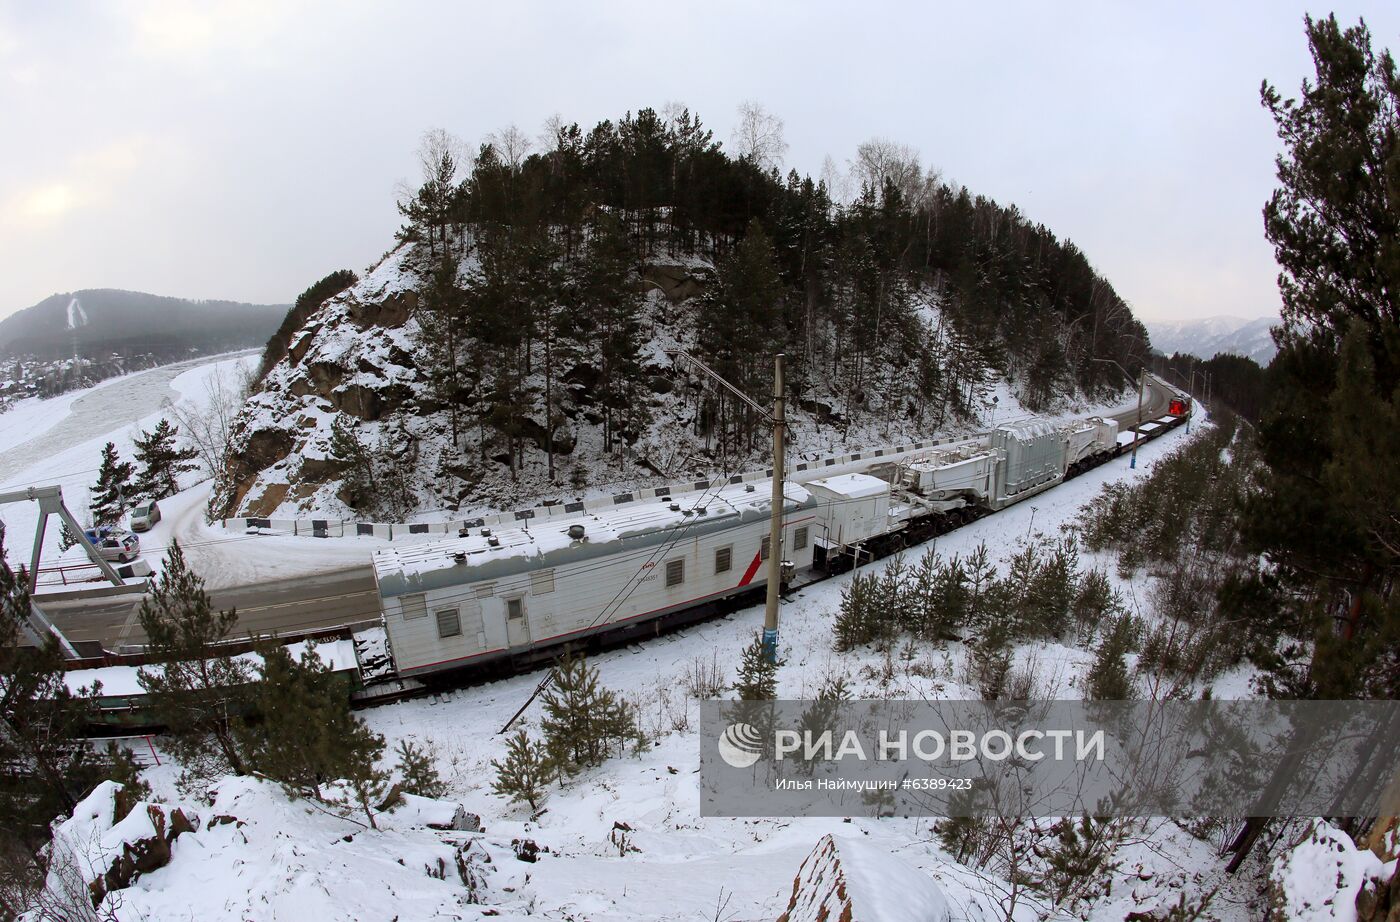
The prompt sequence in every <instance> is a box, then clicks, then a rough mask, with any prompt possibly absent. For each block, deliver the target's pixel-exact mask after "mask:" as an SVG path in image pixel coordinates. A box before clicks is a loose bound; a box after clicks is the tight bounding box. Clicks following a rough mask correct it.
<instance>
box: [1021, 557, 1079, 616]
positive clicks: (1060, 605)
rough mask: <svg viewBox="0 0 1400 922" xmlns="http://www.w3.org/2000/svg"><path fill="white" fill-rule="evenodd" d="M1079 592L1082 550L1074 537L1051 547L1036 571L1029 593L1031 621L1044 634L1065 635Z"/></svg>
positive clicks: (1028, 604) (1028, 602)
mask: <svg viewBox="0 0 1400 922" xmlns="http://www.w3.org/2000/svg"><path fill="white" fill-rule="evenodd" d="M1078 592H1079V551H1078V550H1077V548H1076V547H1075V545H1074V541H1073V539H1065V540H1064V541H1061V542H1059V543H1057V544H1055V545H1053V546H1052V547H1051V548H1050V552H1049V553H1048V554H1047V555H1046V556H1045V559H1044V561H1043V562H1042V563H1041V564H1040V566H1038V567H1037V568H1036V570H1035V575H1034V576H1033V577H1032V579H1031V582H1030V587H1029V590H1028V592H1027V609H1028V619H1027V620H1028V624H1027V627H1028V628H1029V629H1030V631H1031V632H1032V633H1033V634H1036V635H1039V636H1042V637H1051V638H1059V637H1062V636H1064V633H1065V630H1066V628H1068V626H1069V615H1070V608H1071V606H1072V605H1073V604H1074V599H1075V596H1076V595H1078Z"/></svg>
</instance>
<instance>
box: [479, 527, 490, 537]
mask: <svg viewBox="0 0 1400 922" xmlns="http://www.w3.org/2000/svg"><path fill="white" fill-rule="evenodd" d="M481 537H483V538H489V537H491V529H489V528H483V529H482V530H481Z"/></svg>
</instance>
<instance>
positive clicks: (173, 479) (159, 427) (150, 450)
mask: <svg viewBox="0 0 1400 922" xmlns="http://www.w3.org/2000/svg"><path fill="white" fill-rule="evenodd" d="M179 435H180V428H179V427H178V426H172V425H171V424H170V420H168V419H165V418H162V419H161V420H160V422H158V423H156V427H155V428H154V429H152V430H151V431H150V432H145V431H142V433H141V435H139V436H138V437H137V438H136V439H134V440H133V442H134V444H135V446H136V452H135V454H136V461H137V463H138V464H140V465H141V469H140V471H139V472H138V473H137V475H136V484H135V490H134V491H135V493H136V494H137V495H138V496H143V497H145V498H147V499H165V498H166V497H167V496H174V495H175V494H176V493H178V492H180V484H179V478H180V475H181V474H186V473H189V472H190V471H193V470H195V469H196V468H197V467H198V465H196V464H194V463H193V462H194V460H195V459H196V458H198V457H199V452H198V451H197V450H196V449H194V448H180V447H179V446H178V445H176V444H175V439H176V438H177V437H178V436H179ZM104 454H105V451H104Z"/></svg>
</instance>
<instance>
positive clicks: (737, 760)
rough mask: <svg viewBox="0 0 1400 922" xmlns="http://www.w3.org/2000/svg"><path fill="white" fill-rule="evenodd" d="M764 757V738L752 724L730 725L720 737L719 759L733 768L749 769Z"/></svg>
mask: <svg viewBox="0 0 1400 922" xmlns="http://www.w3.org/2000/svg"><path fill="white" fill-rule="evenodd" d="M762 755H763V737H762V735H761V734H760V733H759V732H758V730H757V729H756V728H755V727H753V726H752V725H750V724H730V725H729V727H728V728H727V729H726V730H725V731H724V732H723V733H722V734H720V737H719V757H720V758H721V759H723V760H724V761H725V763H726V764H727V765H729V766H730V767H731V768H748V767H749V766H751V765H753V764H754V763H755V762H757V761H758V760H759V758H761V757H762Z"/></svg>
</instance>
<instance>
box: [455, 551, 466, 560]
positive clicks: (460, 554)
mask: <svg viewBox="0 0 1400 922" xmlns="http://www.w3.org/2000/svg"><path fill="white" fill-rule="evenodd" d="M452 559H453V560H455V561H456V562H457V563H466V562H467V552H466V551H458V552H457V553H455V554H453V555H452Z"/></svg>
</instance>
